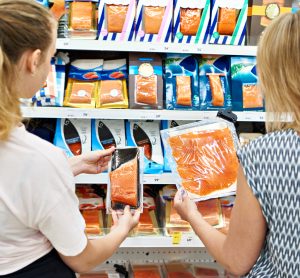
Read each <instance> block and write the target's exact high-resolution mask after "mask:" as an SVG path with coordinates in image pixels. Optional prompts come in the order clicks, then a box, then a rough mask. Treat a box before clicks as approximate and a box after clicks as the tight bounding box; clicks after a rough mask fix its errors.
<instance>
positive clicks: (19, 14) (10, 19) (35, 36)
mask: <svg viewBox="0 0 300 278" xmlns="http://www.w3.org/2000/svg"><path fill="white" fill-rule="evenodd" d="M54 22H55V21H54V18H53V16H52V15H51V13H50V12H49V11H48V10H47V9H46V8H45V7H43V6H42V5H41V4H39V3H36V2H35V1H34V0H13V1H12V0H0V140H6V139H7V138H8V136H9V133H10V131H11V130H12V128H14V127H15V126H16V125H17V124H18V123H19V122H20V121H21V118H22V117H21V111H20V103H19V92H17V89H16V88H15V86H14V84H15V80H16V78H17V74H18V72H17V64H18V62H19V60H20V58H21V56H22V54H23V53H24V52H25V51H27V50H36V49H40V50H41V51H42V53H44V51H45V50H47V49H48V47H49V46H50V44H51V41H52V32H53V31H52V30H53V29H52V28H53V26H54V25H53V24H54Z"/></svg>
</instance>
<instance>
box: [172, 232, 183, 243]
mask: <svg viewBox="0 0 300 278" xmlns="http://www.w3.org/2000/svg"><path fill="white" fill-rule="evenodd" d="M181 237H182V233H181V232H174V233H173V234H172V243H173V244H179V243H180V242H181Z"/></svg>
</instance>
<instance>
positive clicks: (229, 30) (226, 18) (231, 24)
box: [217, 8, 237, 36]
mask: <svg viewBox="0 0 300 278" xmlns="http://www.w3.org/2000/svg"><path fill="white" fill-rule="evenodd" d="M236 18H237V10H236V9H231V8H219V20H218V25H217V31H218V33H219V34H220V35H229V36H231V35H232V34H233V32H234V29H235V26H236Z"/></svg>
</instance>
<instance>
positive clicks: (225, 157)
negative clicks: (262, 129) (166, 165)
mask: <svg viewBox="0 0 300 278" xmlns="http://www.w3.org/2000/svg"><path fill="white" fill-rule="evenodd" d="M161 135H162V140H163V143H164V147H165V150H166V155H167V156H168V160H169V162H170V166H171V170H172V173H173V174H174V181H175V182H176V184H177V186H178V188H183V189H185V190H186V191H187V193H188V195H189V197H190V198H191V199H193V200H195V201H197V200H206V199H211V198H218V197H221V196H227V195H232V194H234V193H235V191H236V180H237V172H238V159H237V155H236V151H237V149H238V148H239V141H238V137H237V135H236V131H235V128H234V126H233V124H232V123H229V122H227V121H225V120H221V119H214V120H213V119H212V120H203V121H200V122H195V123H191V124H186V125H182V126H178V127H175V128H171V129H166V130H162V131H161Z"/></svg>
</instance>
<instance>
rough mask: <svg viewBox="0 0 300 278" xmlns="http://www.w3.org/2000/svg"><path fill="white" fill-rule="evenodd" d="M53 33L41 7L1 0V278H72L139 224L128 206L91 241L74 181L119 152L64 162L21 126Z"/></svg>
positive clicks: (46, 66) (24, 0)
mask: <svg viewBox="0 0 300 278" xmlns="http://www.w3.org/2000/svg"><path fill="white" fill-rule="evenodd" d="M56 28H57V23H56V21H55V20H54V18H53V16H52V15H51V14H50V13H49V11H48V10H47V9H46V8H44V7H43V6H42V5H40V4H39V3H36V2H35V1H33V0H13V1H11V0H0V165H1V167H0V177H1V178H0V227H1V229H0V277H14V278H27V277H28V278H35V277H36V278H41V277H43V278H47V277H49V278H50V277H51V278H53V277H55V278H68V277H75V273H74V272H85V271H88V270H90V269H91V268H93V267H95V266H96V265H98V264H100V263H102V262H103V261H105V260H106V259H107V258H109V257H110V256H111V255H112V254H113V253H114V252H115V251H116V250H117V248H118V247H119V245H120V244H121V242H122V241H123V240H124V239H125V238H126V236H127V234H128V232H129V231H130V230H131V229H132V228H133V227H134V226H135V225H137V223H138V220H139V212H135V213H134V214H133V215H132V214H131V212H130V210H129V208H128V207H126V208H125V210H124V214H123V215H118V217H117V216H116V214H115V213H113V218H114V224H115V225H114V229H112V231H111V232H110V233H109V234H108V235H106V236H104V237H102V238H99V239H96V240H93V241H91V240H88V239H87V237H86V235H85V233H84V230H85V223H84V219H83V218H82V216H81V214H80V212H79V208H78V199H77V197H76V195H75V184H74V175H78V174H80V173H91V174H93V173H100V172H101V171H103V170H105V169H106V168H107V163H108V161H109V159H110V157H111V154H112V152H113V151H114V149H113V148H111V149H109V150H106V151H96V152H90V153H88V154H85V155H82V156H78V157H74V158H72V159H70V160H69V161H67V159H66V157H65V155H64V154H63V151H62V150H60V149H58V148H56V147H54V146H53V145H51V144H50V143H48V142H46V141H43V140H42V139H40V138H38V137H36V136H34V135H32V134H30V133H29V132H27V131H26V130H25V128H24V126H23V125H22V124H21V119H22V117H21V112H20V103H19V98H31V97H32V96H33V95H34V94H35V93H36V92H37V91H38V90H39V89H40V88H41V87H42V86H43V84H44V82H45V80H46V77H47V75H48V73H49V70H50V60H51V57H52V56H53V55H54V54H55V44H56Z"/></svg>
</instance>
